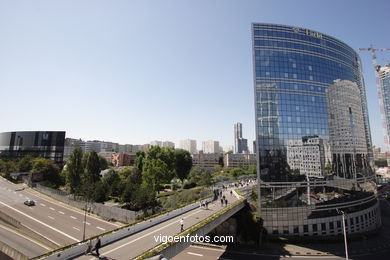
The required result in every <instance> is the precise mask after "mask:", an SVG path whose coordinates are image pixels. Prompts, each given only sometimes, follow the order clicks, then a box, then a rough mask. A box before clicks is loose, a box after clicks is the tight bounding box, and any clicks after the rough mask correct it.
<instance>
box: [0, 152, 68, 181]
mask: <svg viewBox="0 0 390 260" xmlns="http://www.w3.org/2000/svg"><path fill="white" fill-rule="evenodd" d="M0 172H1V173H2V175H3V176H4V177H5V178H10V174H11V173H12V172H29V173H30V178H32V176H33V175H42V177H43V179H44V180H46V182H47V183H48V184H49V185H50V186H54V187H57V186H59V185H61V183H62V180H61V176H60V174H59V173H60V168H59V167H58V166H57V165H56V164H55V163H54V162H53V161H52V160H49V159H44V158H38V157H33V156H30V155H28V156H25V157H23V158H20V159H15V160H1V159H0Z"/></svg>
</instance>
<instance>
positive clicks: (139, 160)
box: [134, 151, 146, 172]
mask: <svg viewBox="0 0 390 260" xmlns="http://www.w3.org/2000/svg"><path fill="white" fill-rule="evenodd" d="M145 156H146V154H145V152H143V151H138V152H137V153H136V157H135V161H134V167H136V168H137V169H138V170H139V171H140V172H142V169H143V160H144V158H145Z"/></svg>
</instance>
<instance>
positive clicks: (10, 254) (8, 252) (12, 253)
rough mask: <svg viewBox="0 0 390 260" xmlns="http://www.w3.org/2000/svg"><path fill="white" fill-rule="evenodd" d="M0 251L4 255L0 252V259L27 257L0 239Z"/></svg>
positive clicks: (23, 259) (23, 258)
mask: <svg viewBox="0 0 390 260" xmlns="http://www.w3.org/2000/svg"><path fill="white" fill-rule="evenodd" d="M0 251H1V252H3V254H4V255H5V256H2V255H1V254H0V257H1V258H0V259H16V260H27V259H28V257H27V256H25V255H24V254H22V253H20V252H19V251H18V250H16V249H15V248H12V247H10V246H9V245H7V244H6V243H3V242H1V241H0Z"/></svg>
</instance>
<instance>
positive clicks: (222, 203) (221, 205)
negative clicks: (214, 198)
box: [221, 199, 223, 207]
mask: <svg viewBox="0 0 390 260" xmlns="http://www.w3.org/2000/svg"><path fill="white" fill-rule="evenodd" d="M221 207H223V199H221Z"/></svg>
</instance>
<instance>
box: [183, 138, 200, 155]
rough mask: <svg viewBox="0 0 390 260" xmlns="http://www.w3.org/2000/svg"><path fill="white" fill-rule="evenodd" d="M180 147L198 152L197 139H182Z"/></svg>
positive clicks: (193, 152)
mask: <svg viewBox="0 0 390 260" xmlns="http://www.w3.org/2000/svg"><path fill="white" fill-rule="evenodd" d="M180 148H181V149H183V150H186V151H188V152H190V153H191V154H196V153H197V152H198V150H197V149H196V140H191V139H186V140H181V141H180Z"/></svg>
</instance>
